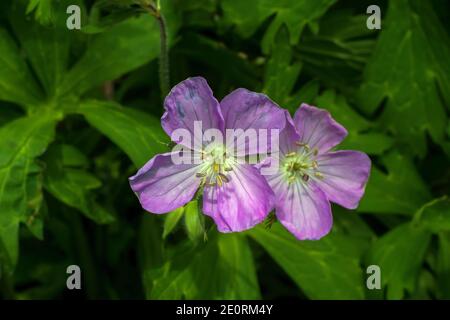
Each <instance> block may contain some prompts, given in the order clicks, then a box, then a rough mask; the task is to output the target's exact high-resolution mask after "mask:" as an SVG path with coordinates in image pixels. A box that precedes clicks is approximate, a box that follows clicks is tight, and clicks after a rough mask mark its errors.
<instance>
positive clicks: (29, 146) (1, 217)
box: [0, 113, 58, 269]
mask: <svg viewBox="0 0 450 320" xmlns="http://www.w3.org/2000/svg"><path fill="white" fill-rule="evenodd" d="M57 117H58V115H55V114H49V113H41V114H39V115H33V116H28V117H22V118H19V119H17V120H14V121H12V122H10V123H8V124H7V125H5V126H3V127H1V128H0V137H2V138H1V139H0V150H2V152H1V153H0V207H1V208H2V209H1V214H0V247H2V248H3V249H4V258H5V261H3V262H4V263H5V264H6V265H7V266H8V268H11V269H12V268H13V267H14V266H15V264H16V261H17V257H18V250H19V245H18V241H19V239H18V231H19V223H20V222H21V221H23V220H24V218H25V217H29V210H33V211H35V207H36V197H39V195H37V193H39V192H36V191H38V190H39V189H40V188H41V187H40V185H39V181H38V179H39V177H38V175H39V174H40V168H39V167H38V165H37V163H36V161H35V158H36V157H38V156H39V155H41V154H42V153H43V152H44V151H45V149H46V148H47V145H48V144H49V143H50V141H51V140H53V135H54V127H55V124H56V120H57ZM39 202H40V201H39V200H38V203H39ZM33 221H34V220H33ZM33 221H29V223H30V224H31V223H33Z"/></svg>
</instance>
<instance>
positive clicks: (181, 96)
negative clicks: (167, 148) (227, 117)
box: [161, 77, 223, 148]
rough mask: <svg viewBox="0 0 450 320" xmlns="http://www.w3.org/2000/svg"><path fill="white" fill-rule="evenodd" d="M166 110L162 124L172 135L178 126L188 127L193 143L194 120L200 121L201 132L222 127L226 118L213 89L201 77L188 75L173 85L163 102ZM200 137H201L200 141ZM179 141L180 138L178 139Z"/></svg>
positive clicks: (221, 128) (192, 142)
mask: <svg viewBox="0 0 450 320" xmlns="http://www.w3.org/2000/svg"><path fill="white" fill-rule="evenodd" d="M164 107H165V109H166V112H165V113H164V115H163V116H162V118H161V125H162V127H163V128H164V130H165V131H166V133H167V134H168V135H169V136H171V135H172V133H173V131H174V130H176V129H181V128H182V129H186V130H188V131H189V132H190V134H191V145H187V146H188V147H190V148H193V147H194V146H193V144H194V121H201V126H202V132H204V131H205V130H207V129H211V128H215V129H219V130H223V117H222V114H221V111H220V107H219V102H218V101H217V100H216V98H214V96H213V93H212V90H211V88H210V87H209V86H208V83H207V82H206V80H205V79H204V78H202V77H193V78H188V79H186V80H184V81H182V82H180V83H179V84H177V85H176V86H175V87H173V88H172V90H171V91H170V93H169V94H168V95H167V97H166V99H165V101H164ZM201 138H202V137H201V136H200V137H198V139H200V140H199V141H200V142H201ZM175 142H178V141H175Z"/></svg>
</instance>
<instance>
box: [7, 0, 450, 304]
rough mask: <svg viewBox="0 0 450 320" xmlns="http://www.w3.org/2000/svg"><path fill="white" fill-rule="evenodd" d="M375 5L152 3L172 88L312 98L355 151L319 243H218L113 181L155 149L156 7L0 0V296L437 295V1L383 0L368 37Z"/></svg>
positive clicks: (190, 207)
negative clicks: (74, 284) (345, 188)
mask: <svg viewBox="0 0 450 320" xmlns="http://www.w3.org/2000/svg"><path fill="white" fill-rule="evenodd" d="M372 2H373V1H356V0H354V1H338V0H321V1H310V0H283V1H266V0H262V1H256V0H248V1H240V0H222V1H219V0H160V1H159V5H160V8H161V10H162V13H163V15H164V17H165V19H166V21H167V26H168V34H169V46H170V57H169V58H170V59H169V60H170V67H171V74H170V76H171V85H174V84H176V83H177V82H179V81H181V80H183V79H185V78H187V77H189V76H195V75H201V76H204V77H205V78H206V79H208V81H209V83H210V85H211V86H212V87H213V89H214V92H215V94H216V96H217V97H219V98H221V97H223V96H224V95H225V94H226V93H228V92H229V91H231V90H233V89H235V88H237V87H246V88H248V89H250V90H254V91H262V92H265V93H266V94H268V95H269V96H270V97H271V98H272V99H273V100H274V101H276V102H277V103H278V104H279V105H280V106H282V107H284V108H286V109H288V110H289V111H290V112H294V111H295V110H296V108H297V107H298V106H299V105H300V104H301V103H302V102H306V103H309V104H313V105H317V106H319V107H321V108H324V109H327V110H329V111H330V112H331V114H332V115H333V117H334V118H335V119H336V120H337V121H338V122H340V123H342V124H343V125H344V126H345V127H346V128H347V129H348V131H349V135H348V137H347V139H346V140H345V141H344V143H343V144H342V146H341V147H342V148H343V149H357V150H362V151H364V152H366V153H368V154H369V155H370V157H371V159H372V161H373V168H372V172H371V177H370V180H369V183H368V185H367V189H366V194H365V197H364V198H363V200H362V201H361V204H360V206H359V208H358V209H357V210H356V212H350V211H349V210H345V209H343V208H340V207H338V206H335V207H334V208H333V211H334V220H335V223H334V226H333V230H332V232H331V234H330V235H328V236H326V237H325V238H323V239H321V240H319V241H298V240H296V239H295V238H294V237H293V236H292V235H290V234H289V233H288V232H287V231H286V230H285V229H284V228H282V227H281V225H279V224H278V223H277V222H275V223H274V224H273V225H272V226H271V227H270V228H265V227H264V226H263V225H262V226H258V227H257V228H255V229H253V230H251V231H248V232H244V233H240V234H219V233H218V232H217V231H216V229H215V227H214V226H213V225H212V224H211V221H210V219H209V218H208V217H205V216H204V215H202V214H201V212H199V209H198V205H197V203H196V202H195V201H194V202H191V203H189V204H187V205H186V206H185V207H184V208H180V209H177V210H175V211H174V212H171V213H168V214H166V215H150V214H147V213H145V212H144V211H143V210H142V209H141V208H140V206H139V203H138V201H137V199H136V198H135V196H134V194H133V193H132V191H131V189H130V188H129V186H128V180H127V178H128V177H129V176H130V175H132V174H133V173H134V172H135V171H136V170H137V169H138V168H139V167H140V166H142V165H143V164H144V163H145V162H146V161H147V160H148V159H150V158H151V157H152V156H153V155H155V154H156V153H161V152H165V151H166V150H168V149H169V144H168V138H167V136H166V135H165V133H164V132H163V130H162V129H161V126H160V122H159V118H160V116H161V115H162V110H163V108H162V103H161V101H162V99H163V98H164V97H161V96H160V93H159V83H158V82H159V77H158V56H159V52H160V43H159V41H160V34H159V28H158V23H157V21H156V19H155V18H154V17H153V16H151V15H150V14H148V12H146V11H145V10H143V6H147V5H149V4H151V3H152V1H146V0H126V1H125V0H115V1H109V0H97V1H95V0H86V1H83V0H70V1H68V0H60V1H58V0H30V1H26V0H17V1H16V0H14V1H13V0H5V1H2V2H1V4H0V296H1V297H3V298H16V299H60V298H65V297H74V296H75V297H80V298H89V299H95V298H106V299H129V298H150V299H177V298H187V299H202V298H203V299H241V298H243V299H258V298H286V297H299V298H309V299H384V298H387V299H403V298H405V299H411V298H412V299H416V298H424V299H444V298H446V299H450V200H449V198H448V194H449V190H450V189H449V186H450V161H449V157H450V122H449V114H450V41H449V32H450V24H449V21H450V20H449V16H448V12H450V3H448V1H441V0H433V1H423V0H391V1H379V3H378V5H379V6H380V7H381V15H382V24H381V25H382V29H381V30H369V29H368V28H367V27H366V19H367V17H368V15H367V14H366V8H367V7H368V6H369V5H371V4H374V3H372ZM69 4H77V5H79V6H80V8H81V13H82V17H81V22H82V28H81V30H68V29H67V28H66V25H65V22H66V19H67V17H68V14H67V13H66V8H67V6H68V5H69ZM71 264H77V265H80V267H81V269H82V276H83V290H82V292H81V293H74V292H70V291H68V290H67V289H66V287H65V281H66V277H67V274H66V268H67V266H69V265H71ZM369 265H379V266H380V267H381V272H382V276H381V283H382V289H381V290H368V289H367V288H366V278H367V276H368V275H367V274H366V267H367V266H369Z"/></svg>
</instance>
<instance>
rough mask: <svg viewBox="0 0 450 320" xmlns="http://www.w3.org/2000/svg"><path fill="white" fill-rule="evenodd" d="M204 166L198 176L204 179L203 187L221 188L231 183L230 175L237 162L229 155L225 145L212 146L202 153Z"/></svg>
mask: <svg viewBox="0 0 450 320" xmlns="http://www.w3.org/2000/svg"><path fill="white" fill-rule="evenodd" d="M201 160H202V164H201V165H200V169H199V171H198V172H197V174H196V176H197V177H198V178H201V179H202V185H205V186H216V185H218V186H219V187H221V186H222V185H223V184H224V183H226V182H228V181H230V179H229V176H228V173H229V172H230V171H233V167H234V165H235V163H236V160H235V159H234V158H233V157H230V156H228V155H227V150H226V148H225V146H224V145H220V144H214V143H212V144H210V145H208V146H206V147H205V148H204V149H203V150H202V151H201Z"/></svg>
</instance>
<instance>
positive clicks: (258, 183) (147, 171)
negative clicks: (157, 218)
mask: <svg viewBox="0 0 450 320" xmlns="http://www.w3.org/2000/svg"><path fill="white" fill-rule="evenodd" d="M164 107H165V110H166V112H165V113H164V115H163V116H162V118H161V124H162V127H163V128H164V130H165V132H166V133H167V134H168V135H169V136H171V137H172V133H173V132H174V131H175V130H177V129H185V130H187V131H189V132H190V133H191V134H192V136H193V137H194V139H195V136H196V135H195V134H194V131H195V125H194V122H196V121H201V123H202V130H203V132H204V131H205V130H207V129H217V130H219V131H220V132H222V133H224V136H225V130H226V129H242V130H246V129H248V128H253V129H255V130H258V129H272V128H276V129H283V128H284V125H285V116H284V111H283V110H281V109H280V108H279V107H278V106H277V105H276V104H275V103H273V102H272V101H271V100H270V99H269V98H268V97H267V96H265V95H263V94H258V93H254V92H251V91H248V90H246V89H237V90H235V91H233V92H231V93H230V94H229V95H228V96H226V97H225V98H224V99H223V100H222V101H221V102H220V104H219V103H218V101H217V100H216V99H215V98H214V96H213V93H212V91H211V89H210V87H209V86H208V84H207V82H206V80H205V79H203V78H201V77H194V78H188V79H186V80H184V81H182V82H181V83H179V84H178V85H176V86H175V87H174V88H173V89H172V90H171V92H170V93H169V94H168V96H167V97H166V99H165V102H164ZM172 138H173V137H172ZM172 140H176V139H174V138H173V139H172ZM174 142H176V143H181V144H186V143H185V142H181V141H174ZM197 142H198V141H197ZM185 147H188V148H190V149H195V145H194V146H192V145H190V144H189V145H185ZM197 149H199V150H196V151H198V154H200V159H197V160H199V161H198V163H193V164H174V163H173V161H172V156H173V154H174V152H175V151H172V152H169V153H165V154H158V155H156V156H155V157H153V158H152V159H151V160H150V161H149V162H147V163H146V164H145V165H144V167H142V168H141V169H140V170H139V171H138V172H137V174H136V175H134V176H132V177H130V178H129V180H130V185H131V188H132V189H133V191H134V192H135V193H136V195H137V196H138V198H139V201H140V203H141V205H142V207H143V208H144V209H145V210H147V211H149V212H152V213H166V212H169V211H172V210H174V209H176V208H178V207H181V206H183V205H184V204H186V203H187V202H189V201H190V200H191V199H192V198H193V197H194V195H195V194H196V192H197V190H198V189H199V188H200V189H203V212H204V213H205V214H206V215H208V216H210V217H212V218H213V219H214V221H215V223H216V224H217V227H218V230H219V231H221V232H232V231H242V230H246V229H249V228H251V227H253V226H254V225H256V224H258V223H260V222H261V221H263V220H264V218H265V217H266V216H267V214H268V213H269V212H270V211H271V210H272V209H273V203H274V195H273V192H272V190H271V188H270V186H269V185H268V183H267V181H266V180H265V179H264V177H262V176H261V175H260V173H259V171H258V169H257V168H255V167H254V166H252V165H250V164H246V163H242V162H238V161H237V159H236V157H234V153H233V152H228V151H229V150H227V147H226V143H215V142H211V143H209V144H205V143H204V142H201V143H200V147H199V148H197ZM246 150H247V151H248V152H247V155H249V154H250V153H251V152H249V151H250V150H248V148H246Z"/></svg>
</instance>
